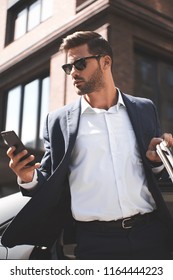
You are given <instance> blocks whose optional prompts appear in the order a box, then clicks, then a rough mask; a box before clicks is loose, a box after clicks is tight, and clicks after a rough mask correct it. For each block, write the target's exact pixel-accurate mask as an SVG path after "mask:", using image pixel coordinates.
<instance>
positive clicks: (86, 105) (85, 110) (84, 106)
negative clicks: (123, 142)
mask: <svg viewBox="0 0 173 280" xmlns="http://www.w3.org/2000/svg"><path fill="white" fill-rule="evenodd" d="M116 89H117V91H118V102H117V104H116V105H114V106H112V107H110V108H109V110H108V111H110V112H116V111H118V110H119V108H120V106H123V107H125V104H124V101H123V98H122V94H121V92H120V90H119V89H118V88H116ZM104 111H106V110H105V109H98V108H93V107H91V105H90V104H89V103H88V102H87V101H86V100H85V98H84V96H82V98H81V115H82V114H84V113H94V112H95V113H100V112H104Z"/></svg>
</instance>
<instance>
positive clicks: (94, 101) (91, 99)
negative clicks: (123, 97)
mask: <svg viewBox="0 0 173 280" xmlns="http://www.w3.org/2000/svg"><path fill="white" fill-rule="evenodd" d="M84 98H85V100H86V101H87V102H88V103H89V104H90V105H91V107H93V108H98V109H105V110H108V109H109V108H110V107H112V106H114V105H116V104H117V101H118V91H117V89H116V88H115V87H114V88H112V89H111V90H109V91H106V90H101V91H97V92H92V93H90V94H85V95H84Z"/></svg>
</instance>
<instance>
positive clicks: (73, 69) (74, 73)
mask: <svg viewBox="0 0 173 280" xmlns="http://www.w3.org/2000/svg"><path fill="white" fill-rule="evenodd" d="M78 72H79V70H77V69H76V67H75V66H74V65H73V66H72V69H71V72H70V75H71V76H72V77H73V78H74V77H75V75H76V74H78Z"/></svg>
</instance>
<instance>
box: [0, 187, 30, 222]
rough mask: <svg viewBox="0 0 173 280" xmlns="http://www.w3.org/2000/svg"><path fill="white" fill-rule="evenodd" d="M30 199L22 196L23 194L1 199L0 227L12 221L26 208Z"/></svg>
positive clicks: (18, 193)
mask: <svg viewBox="0 0 173 280" xmlns="http://www.w3.org/2000/svg"><path fill="white" fill-rule="evenodd" d="M29 200H30V197H26V196H22V194H21V192H17V193H15V194H11V195H8V196H6V197H3V198H1V199H0V225H1V224H3V223H4V222H5V221H8V220H10V219H11V218H13V217H14V216H16V214H17V213H18V212H19V211H20V210H21V209H22V208H23V207H24V205H25V204H26V203H27V202H28V201H29Z"/></svg>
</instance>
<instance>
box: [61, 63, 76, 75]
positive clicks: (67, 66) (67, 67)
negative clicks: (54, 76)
mask: <svg viewBox="0 0 173 280" xmlns="http://www.w3.org/2000/svg"><path fill="white" fill-rule="evenodd" d="M72 67H73V66H72V64H64V65H63V66H62V68H63V70H64V71H65V73H66V74H67V75H70V73H71V70H72Z"/></svg>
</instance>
